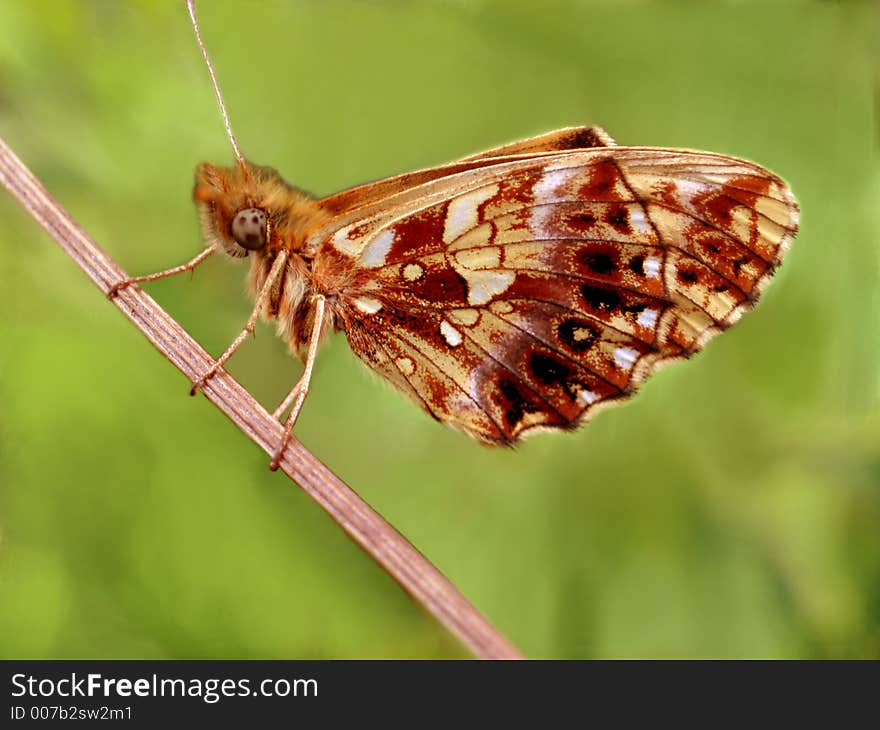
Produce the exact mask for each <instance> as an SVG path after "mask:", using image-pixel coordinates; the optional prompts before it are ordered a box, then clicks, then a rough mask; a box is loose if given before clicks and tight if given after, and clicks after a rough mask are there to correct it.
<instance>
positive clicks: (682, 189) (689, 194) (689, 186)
mask: <svg viewBox="0 0 880 730" xmlns="http://www.w3.org/2000/svg"><path fill="white" fill-rule="evenodd" d="M673 183H674V185H675V190H676V192H677V193H678V197H679V199H681V200H683V201H686V202H689V201H690V200H691V199H692V198H693V197H694V196H696V195H700V194H702V193H705V192H706V191H707V190H708V189H709V186H708V185H706V184H705V183H701V182H697V181H696V180H674V181H673Z"/></svg>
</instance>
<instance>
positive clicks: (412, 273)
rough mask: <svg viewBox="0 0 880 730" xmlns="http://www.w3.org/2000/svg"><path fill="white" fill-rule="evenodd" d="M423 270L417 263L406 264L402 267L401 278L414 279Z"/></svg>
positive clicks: (423, 271)
mask: <svg viewBox="0 0 880 730" xmlns="http://www.w3.org/2000/svg"><path fill="white" fill-rule="evenodd" d="M424 273H425V270H424V269H423V268H422V267H421V266H420V265H419V264H407V265H406V266H404V267H403V278H404V279H406V280H407V281H415V280H416V279H418V278H419V277H420V276H421V275H422V274H424Z"/></svg>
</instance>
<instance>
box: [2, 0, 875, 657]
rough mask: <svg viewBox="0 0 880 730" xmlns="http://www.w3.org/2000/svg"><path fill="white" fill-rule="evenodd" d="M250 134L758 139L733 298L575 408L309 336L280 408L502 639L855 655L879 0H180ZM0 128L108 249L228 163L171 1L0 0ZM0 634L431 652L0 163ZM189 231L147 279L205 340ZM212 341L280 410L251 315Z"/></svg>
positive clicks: (628, 648)
mask: <svg viewBox="0 0 880 730" xmlns="http://www.w3.org/2000/svg"><path fill="white" fill-rule="evenodd" d="M200 11H201V12H200V17H201V23H202V31H203V34H204V37H205V41H206V43H207V46H208V48H209V50H210V51H211V53H212V54H213V56H214V60H215V63H216V66H217V72H218V74H219V78H220V82H221V85H222V87H223V89H224V92H225V96H226V101H227V104H228V106H229V109H230V114H231V116H232V121H233V124H234V126H235V129H236V133H237V135H238V139H239V143H240V144H241V146H242V148H243V150H244V152H245V154H246V155H247V156H248V157H250V158H251V159H253V160H254V161H256V162H259V163H263V164H271V165H274V166H276V167H277V168H278V169H279V170H280V171H281V172H282V174H284V175H285V176H286V177H288V179H290V180H291V181H293V182H295V183H296V184H298V185H300V186H302V187H305V188H306V189H309V190H312V191H314V192H316V193H322V194H324V193H330V192H333V191H335V190H338V189H341V188H343V187H348V186H350V185H353V184H355V183H359V182H363V181H365V180H370V179H375V178H379V177H383V176H386V175H390V174H393V173H397V172H402V171H407V170H410V169H414V168H418V167H424V166H429V165H434V164H439V163H442V162H445V161H447V160H450V159H453V158H455V157H458V156H462V155H465V154H468V153H472V152H475V151H478V150H480V149H483V148H486V147H490V146H494V145H497V144H500V143H503V142H507V141H509V140H512V139H516V138H520V137H525V136H529V135H531V134H534V133H538V132H542V131H546V130H549V129H553V128H556V127H561V126H566V125H572V124H586V123H601V124H602V125H604V126H605V127H606V128H607V129H608V130H609V131H610V132H611V134H612V135H614V136H615V137H616V138H617V139H618V140H619V141H620V142H621V143H622V144H627V143H629V144H637V145H657V146H669V147H690V148H697V149H707V150H713V151H717V152H724V153H729V154H734V155H739V156H742V157H746V158H750V159H753V160H756V161H758V162H760V163H762V164H764V165H766V166H768V167H770V168H771V169H772V170H774V171H775V172H777V173H779V174H780V175H782V176H783V177H785V178H786V179H788V180H789V182H790V183H791V185H792V187H793V189H794V191H795V193H796V194H797V196H798V198H799V200H800V202H801V206H802V210H803V214H802V224H803V225H802V232H801V234H800V235H799V237H798V238H797V240H796V241H795V244H794V246H793V248H792V251H791V253H790V255H789V257H788V259H787V260H786V262H785V265H784V266H783V267H782V269H781V271H780V272H779V274H778V276H777V277H776V280H775V282H774V283H773V285H772V286H771V287H770V288H769V290H768V291H767V293H766V295H765V296H764V298H763V299H762V302H761V304H760V305H759V307H758V308H757V310H756V311H755V312H753V313H751V314H749V315H747V316H746V317H745V319H744V320H743V321H742V323H741V324H740V325H738V326H737V327H736V328H734V329H733V330H731V331H730V332H728V333H727V334H725V335H724V336H723V337H721V338H719V339H717V340H715V341H713V342H712V343H711V344H710V345H709V346H708V348H707V350H706V351H705V352H704V353H702V354H701V355H699V356H698V357H695V358H694V359H693V360H691V361H689V362H687V363H683V364H679V365H677V366H675V367H672V368H669V369H667V370H665V371H663V372H661V373H659V374H658V375H657V376H656V377H654V378H653V379H652V380H651V381H650V382H649V383H648V384H646V385H645V387H644V388H643V389H642V391H641V393H640V395H639V396H638V397H637V398H635V399H634V400H633V401H632V402H631V403H629V404H628V405H626V406H624V407H621V408H617V409H614V410H611V411H607V412H605V413H603V414H601V416H600V417H598V418H597V419H596V420H595V421H594V422H593V423H592V424H590V425H588V426H587V427H585V428H583V429H581V430H580V431H578V432H576V433H574V434H570V435H545V436H541V437H538V438H535V439H533V440H530V441H528V442H526V443H525V444H524V445H523V446H522V447H521V448H519V449H517V450H516V451H495V450H488V449H486V448H483V447H481V446H479V445H477V444H476V443H473V442H471V441H469V440H468V439H467V438H466V437H464V436H462V435H460V434H458V433H456V432H453V431H451V430H447V429H445V428H444V427H442V426H440V425H439V424H436V423H434V422H433V421H431V420H430V419H429V418H427V417H426V416H424V415H423V414H422V413H421V412H420V411H419V410H418V409H417V408H416V407H414V406H413V405H411V404H410V403H409V402H408V401H406V400H405V399H404V398H403V397H401V396H399V395H398V394H396V393H395V392H393V391H392V390H391V389H390V388H389V387H386V386H384V385H383V384H381V383H380V382H379V381H378V380H377V379H376V378H374V377H371V376H370V375H369V374H368V373H367V371H366V370H365V369H364V368H363V367H362V366H361V365H360V364H359V363H358V362H357V361H356V360H355V358H354V357H353V356H352V355H351V353H350V352H349V351H348V347H347V345H346V343H345V340H344V337H342V336H341V335H337V336H335V337H334V338H332V342H331V343H330V344H329V346H327V347H326V348H325V349H324V350H323V351H322V353H321V356H320V359H319V362H318V366H317V371H316V375H315V380H314V384H313V391H312V393H311V395H310V398H309V400H308V402H307V404H306V408H305V411H304V413H303V416H302V418H301V420H300V423H299V425H298V428H297V431H298V434H299V436H300V438H301V439H302V441H303V442H304V443H305V444H306V445H307V446H308V447H310V448H311V449H312V450H313V451H314V452H315V453H316V454H317V455H318V457H319V458H321V459H322V460H323V461H325V462H326V463H327V464H328V465H329V466H330V467H331V468H333V469H334V470H335V471H336V472H337V473H338V474H339V475H341V476H342V477H343V478H344V479H346V480H347V481H348V482H349V483H350V484H351V485H352V486H353V487H354V488H355V489H356V490H357V491H358V492H359V493H360V494H361V495H362V496H363V497H364V498H365V499H366V500H367V501H369V502H370V503H371V504H372V505H373V506H374V507H376V509H378V510H379V511H380V512H381V513H382V514H383V515H384V516H385V517H386V518H387V519H389V520H390V522H391V523H392V524H394V525H395V526H396V527H397V528H398V529H400V530H401V531H402V532H403V533H404V534H405V535H406V536H407V537H408V538H409V539H410V540H411V541H412V542H413V543H414V544H415V545H416V546H417V547H418V548H419V549H420V550H421V551H422V552H424V553H425V554H426V555H427V556H428V557H429V558H430V559H431V560H433V561H434V562H435V564H436V565H437V566H438V567H439V568H440V569H441V570H443V571H444V572H445V573H446V574H447V575H448V576H449V577H450V578H451V579H452V580H453V581H454V582H455V583H456V584H457V585H458V586H459V587H460V588H461V590H462V591H463V592H464V593H465V594H466V595H467V596H468V597H469V598H470V599H471V600H473V602H474V603H475V604H476V605H477V606H478V607H479V608H480V609H481V610H482V611H483V612H484V613H485V614H486V615H487V616H488V617H489V618H490V619H491V620H492V621H493V622H494V623H495V624H496V625H497V626H498V627H499V628H500V629H501V630H502V631H503V632H505V633H506V634H507V635H508V636H509V637H510V638H511V639H512V640H513V641H514V642H515V643H516V644H517V645H518V646H519V647H520V648H521V649H522V650H523V651H524V652H526V653H527V654H528V655H529V656H533V657H791V658H794V657H878V656H880V408H878V395H880V376H878V373H880V245H878V238H880V219H878V205H877V202H878V194H880V164H878V154H877V149H878V133H880V129H878V119H877V117H878V104H877V93H878V78H880V77H878V64H877V59H878V53H880V44H878V38H880V34H878V17H880V16H878V10H877V6H876V4H874V3H868V2H864V3H860V2H837V3H835V2H794V1H792V2H766V1H759V2H754V3H721V2H692V3H684V2H653V3H649V2H644V3H641V2H617V3H615V2H604V3H594V2H586V1H580V2H577V1H575V0H568V1H557V2H540V3H538V2H533V1H531V0H530V1H525V0H514V1H509V0H505V1H501V0H485V1H483V0H458V1H452V0H449V1H447V2H440V1H436V2H427V1H425V2H391V1H389V2H379V1H376V2H351V1H349V2H343V1H342V0H331V1H329V2H328V1H326V0H322V1H320V2H319V1H318V0H315V1H313V2H312V1H306V0H301V1H299V2H280V1H279V2H259V3H257V2H249V3H244V2H202V4H201V8H200ZM0 136H2V137H3V138H5V139H6V141H7V142H8V143H9V144H10V145H11V146H12V148H13V149H14V150H15V151H16V152H17V153H18V155H19V156H20V157H21V158H22V159H23V160H24V161H25V162H26V164H28V165H29V166H30V167H31V168H32V169H33V170H34V171H35V172H36V174H37V175H38V176H39V177H40V178H41V179H42V180H43V182H44V183H45V184H46V185H47V187H48V188H49V190H50V191H52V193H53V194H54V195H55V196H56V197H57V198H58V199H59V200H60V201H61V203H62V204H64V205H65V206H66V207H67V208H68V209H69V210H70V211H71V212H72V213H73V215H74V216H75V217H76V218H77V219H78V220H79V221H80V222H81V223H82V225H83V226H84V227H85V229H86V230H87V231H89V232H90V233H91V234H92V236H93V237H94V238H95V239H96V240H97V241H98V242H99V243H100V244H101V245H102V246H103V247H104V248H105V249H106V250H107V251H108V252H109V253H110V254H111V255H112V256H114V257H115V258H116V259H117V260H118V261H119V262H120V263H121V264H122V266H123V267H125V268H126V269H127V270H128V271H129V272H131V273H133V274H134V273H147V272H151V271H155V270H157V269H161V268H165V267H167V266H170V265H173V264H177V263H180V262H182V261H184V260H185V259H187V258H189V257H190V256H191V255H192V254H194V253H195V252H196V251H198V250H199V249H200V238H199V233H198V227H197V222H196V216H195V211H194V208H193V204H192V202H191V200H190V192H191V186H192V175H193V169H194V167H195V165H196V164H197V163H198V162H200V161H202V160H209V161H212V162H215V163H224V164H226V163H228V162H229V161H231V152H230V149H229V146H228V143H227V141H226V136H225V134H224V130H223V126H222V122H221V120H220V117H219V114H218V112H217V109H216V106H215V103H214V100H213V97H212V92H211V89H210V86H209V83H208V78H207V75H206V71H205V68H204V66H203V64H202V61H201V58H200V56H199V54H198V51H197V48H196V46H195V43H194V41H193V37H192V31H191V29H190V27H189V23H188V20H187V16H186V12H185V10H184V8H183V6H182V3H176V2H174V3H173V2H116V1H115V0H113V1H111V0H105V1H103V2H99V1H93V2H85V1H81V2H75V1H73V0H70V1H66V2H63V1H61V0H51V1H49V0H39V1H37V2H24V1H22V0H0ZM0 221H2V228H0V259H2V262H0V305H2V311H3V316H2V320H0V322H2V324H0V335H2V336H0V413H2V419H0V531H2V532H0V656H2V657H7V658H8V657H19V658H21V657H83V658H87V657H155V658H160V657H180V658H197V657H207V658H212V657H217V658H234V657H267V658H276V657H277V658H300V657H302V658H337V657H462V656H466V652H465V651H464V650H463V648H462V647H460V646H459V645H458V643H457V642H456V641H455V640H454V639H452V638H451V637H450V636H449V635H447V634H446V632H445V631H444V630H443V629H442V628H440V627H439V626H438V625H437V624H436V623H435V622H434V621H433V620H432V619H431V618H429V617H428V616H427V615H426V614H424V613H423V612H422V611H421V610H420V609H419V608H418V607H417V606H416V605H415V604H414V603H413V602H412V601H411V600H410V599H409V598H408V597H407V596H406V595H405V594H404V593H403V592H402V591H401V590H400V589H399V588H398V587H397V586H396V584H394V583H393V582H392V581H391V579H389V578H388V577H387V576H386V575H385V574H384V573H383V572H382V571H381V570H380V569H379V568H378V567H376V566H375V565H374V564H373V562H372V561H371V560H370V559H369V558H367V557H366V556H365V555H364V554H362V553H361V551H360V550H359V549H358V548H357V547H356V546H355V545H354V544H353V543H352V542H350V541H349V539H348V538H347V537H346V536H345V535H344V533H342V532H341V530H340V529H339V528H338V527H337V526H336V525H335V524H334V523H333V522H332V521H331V520H330V519H329V518H328V517H326V516H325V514H324V513H323V512H322V511H321V510H320V509H319V508H318V507H316V506H315V505H314V504H313V503H312V502H311V501H310V500H309V499H308V498H307V497H306V496H305V495H304V494H303V493H302V492H301V491H300V490H299V489H298V488H297V487H295V486H293V485H292V484H291V483H290V482H289V481H288V480H287V479H286V478H285V477H283V476H281V475H280V474H271V473H270V472H269V471H268V469H267V462H268V459H267V457H266V456H265V454H263V453H262V452H261V451H259V450H258V449H257V448H256V447H255V446H254V445H253V444H252V443H251V442H250V441H248V440H247V439H246V438H245V437H244V436H243V435H242V434H241V433H239V432H238V430H237V429H236V428H235V427H234V426H233V425H232V424H231V423H230V422H229V421H227V420H226V418H225V417H224V416H222V415H221V414H220V413H219V412H218V411H217V410H215V409H214V408H213V407H212V406H211V405H210V404H209V403H208V402H207V401H206V400H205V399H204V398H201V397H200V398H198V399H190V398H189V397H187V390H188V388H189V383H188V382H186V381H185V380H184V378H183V377H182V376H181V375H180V374H179V373H178V372H177V371H176V370H175V369H174V368H173V367H171V366H170V365H169V364H168V363H167V362H166V361H165V360H164V359H163V358H162V357H161V355H159V354H158V353H157V352H156V351H155V350H154V349H153V348H152V347H151V346H150V345H149V344H148V343H147V342H146V341H145V340H144V339H143V337H142V336H141V334H140V333H139V332H138V331H137V330H136V329H135V328H134V327H133V326H131V325H130V324H129V323H128V322H127V320H126V319H125V318H124V317H123V316H122V315H121V314H120V313H119V312H118V311H117V309H116V308H115V307H114V306H113V305H111V304H110V303H108V302H107V301H106V300H105V299H104V298H103V297H102V296H101V294H100V293H99V292H98V291H97V289H95V288H94V287H93V286H92V285H91V284H90V283H89V282H88V281H87V279H86V278H85V276H84V275H82V274H81V273H80V271H79V270H78V269H77V268H76V267H75V266H74V264H73V263H72V262H71V261H70V260H69V259H68V258H67V257H66V256H65V255H64V254H63V253H62V251H61V250H60V249H59V248H58V246H56V245H55V244H54V243H53V242H52V241H51V240H50V239H49V238H48V237H47V236H46V235H45V234H44V233H43V232H42V230H41V229H39V228H38V226H37V225H36V224H35V223H34V222H33V221H32V220H31V219H30V218H29V217H28V216H27V215H26V214H25V213H24V212H23V211H22V210H21V209H20V208H19V207H18V205H17V204H16V203H15V202H14V201H13V200H12V198H11V197H10V196H9V195H8V194H6V193H5V192H3V193H0ZM243 281H244V268H243V267H242V266H241V265H236V263H235V262H231V261H220V260H216V261H214V260H212V261H210V262H209V263H207V264H206V265H204V267H202V268H201V269H200V270H199V271H198V272H197V273H196V274H195V276H194V278H193V280H192V281H187V280H186V278H185V277H183V278H180V279H177V280H169V281H163V282H158V283H156V284H154V285H152V286H150V288H149V291H150V292H151V293H152V294H153V295H154V296H155V298H156V299H157V300H158V301H159V302H160V303H161V304H162V305H163V306H164V307H166V308H167V309H168V311H169V312H171V314H172V315H174V316H175V317H177V318H178V319H179V320H180V321H181V322H182V323H183V325H184V326H186V327H187V328H188V329H189V330H190V331H191V332H192V333H193V334H194V335H195V336H196V338H198V339H199V340H200V341H201V342H202V343H203V344H204V345H205V347H206V348H207V349H208V350H209V351H211V352H214V353H218V352H220V351H221V350H222V349H223V348H224V347H225V346H226V345H227V344H228V342H229V341H230V340H231V338H232V337H233V336H234V335H235V334H236V333H237V332H238V331H239V328H240V327H241V325H242V323H243V322H244V320H245V319H246V317H247V315H248V313H249V311H250V303H249V301H248V300H247V298H246V296H245V295H244V294H243ZM229 369H230V371H231V372H232V373H233V374H234V375H235V376H236V377H237V378H238V379H240V381H241V382H242V383H244V384H245V385H246V386H247V387H248V388H250V389H251V390H252V391H253V393H254V394H255V395H256V396H257V398H259V399H260V400H261V401H262V402H263V403H265V404H267V405H269V406H274V405H275V404H276V403H277V401H278V400H279V399H280V398H281V396H282V395H283V394H284V393H285V392H286V391H287V389H288V388H289V386H290V385H291V384H292V383H293V382H294V381H295V379H296V377H297V376H298V373H299V369H300V366H299V365H298V364H297V363H295V362H294V361H293V360H291V359H290V358H289V357H288V355H287V354H286V350H285V346H284V344H283V343H282V342H280V341H279V340H277V339H276V338H275V337H274V335H273V332H272V330H271V329H270V328H269V327H266V326H261V328H260V329H259V330H258V336H257V338H256V341H254V342H252V343H250V344H248V345H247V346H246V347H244V348H243V350H242V351H241V353H240V354H239V355H237V356H236V357H235V358H234V359H233V361H232V363H231V365H230V368H229Z"/></svg>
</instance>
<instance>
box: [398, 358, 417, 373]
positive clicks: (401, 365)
mask: <svg viewBox="0 0 880 730" xmlns="http://www.w3.org/2000/svg"><path fill="white" fill-rule="evenodd" d="M394 363H395V364H396V365H397V367H398V369H399V370H400V372H402V373H403V374H404V375H412V374H413V373H414V372H415V371H416V365H415V363H414V362H413V361H412V359H410V358H408V357H399V358H397V359H396V360H395V361H394Z"/></svg>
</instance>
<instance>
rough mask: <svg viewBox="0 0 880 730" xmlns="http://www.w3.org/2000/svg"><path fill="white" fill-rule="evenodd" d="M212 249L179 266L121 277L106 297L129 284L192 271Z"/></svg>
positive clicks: (111, 297)
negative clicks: (127, 277) (151, 272)
mask: <svg viewBox="0 0 880 730" xmlns="http://www.w3.org/2000/svg"><path fill="white" fill-rule="evenodd" d="M214 251H216V249H215V248H214V247H213V246H208V247H207V248H206V249H205V250H204V251H202V252H201V253H200V254H199V255H198V256H194V257H193V258H191V259H190V260H189V261H187V262H186V263H185V264H181V265H180V266H175V267H173V268H171V269H165V271H157V272H156V273H155V274H147V275H146V276H133V277H131V278H129V279H122V280H121V281H117V282H116V283H115V284H114V285H113V286H111V287H110V291H108V292H107V298H108V299H115V298H116V296H117V295H118V294H119V292H120V290H122V289H125V288H126V287H127V286H131V285H132V284H142V283H143V282H146V281H156V280H157V279H165V278H167V277H169V276H174V275H175V274H182V273H183V272H184V271H192V270H193V269H195V268H196V266H198V265H199V264H200V263H202V261H204V260H205V259H206V258H208V256H210V255H211V254H212V253H214Z"/></svg>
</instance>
